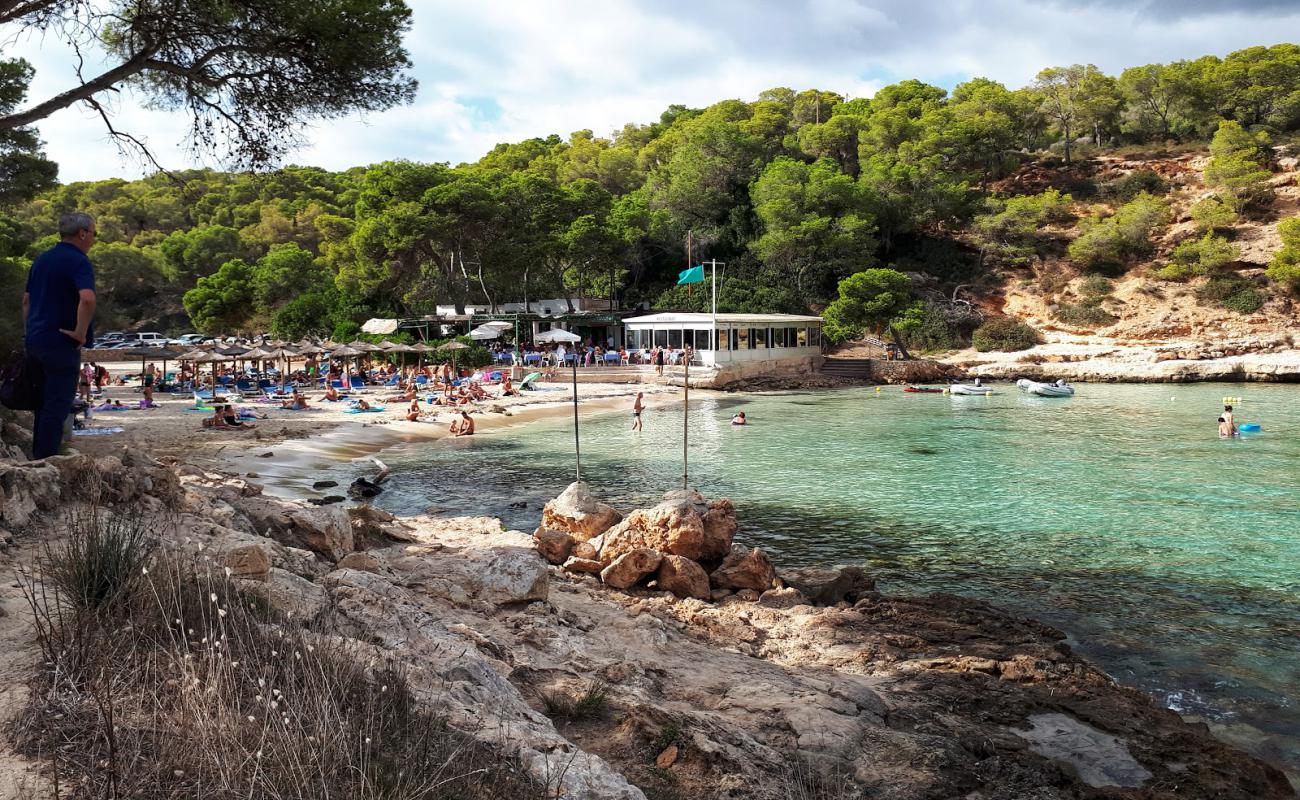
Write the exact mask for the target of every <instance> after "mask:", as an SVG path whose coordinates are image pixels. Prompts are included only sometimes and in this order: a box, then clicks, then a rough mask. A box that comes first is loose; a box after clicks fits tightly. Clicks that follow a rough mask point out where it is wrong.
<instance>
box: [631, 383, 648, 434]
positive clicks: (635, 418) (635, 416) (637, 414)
mask: <svg viewBox="0 0 1300 800" xmlns="http://www.w3.org/2000/svg"><path fill="white" fill-rule="evenodd" d="M644 395H645V393H644V392H637V393H636V400H635V401H633V403H632V430H634V431H639V430H641V412H642V411H645V403H642V402H641V398H642V397H643V396H644Z"/></svg>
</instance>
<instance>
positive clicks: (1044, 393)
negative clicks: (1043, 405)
mask: <svg viewBox="0 0 1300 800" xmlns="http://www.w3.org/2000/svg"><path fill="white" fill-rule="evenodd" d="M1016 385H1017V386H1019V387H1020V390H1021V391H1022V392H1025V393H1027V394H1033V395H1037V396H1039V397H1074V387H1073V386H1071V385H1070V384H1068V383H1062V384H1061V385H1059V386H1058V385H1057V384H1055V383H1040V382H1038V381H1031V380H1029V379H1028V378H1021V379H1020V380H1018V381H1016Z"/></svg>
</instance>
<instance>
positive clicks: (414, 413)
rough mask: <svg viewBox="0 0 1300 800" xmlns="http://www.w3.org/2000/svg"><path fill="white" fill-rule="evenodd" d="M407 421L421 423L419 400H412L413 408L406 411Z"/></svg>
mask: <svg viewBox="0 0 1300 800" xmlns="http://www.w3.org/2000/svg"><path fill="white" fill-rule="evenodd" d="M406 421H407V422H419V421H420V401H419V400H411V407H410V408H408V409H406Z"/></svg>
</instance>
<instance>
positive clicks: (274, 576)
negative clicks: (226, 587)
mask: <svg viewBox="0 0 1300 800" xmlns="http://www.w3.org/2000/svg"><path fill="white" fill-rule="evenodd" d="M237 583H238V585H239V586H240V587H241V588H242V589H243V590H244V591H245V592H248V593H249V594H251V595H253V596H254V597H260V598H261V599H262V600H264V601H266V603H267V605H269V606H271V608H273V609H275V610H276V611H278V612H280V613H281V614H284V615H285V616H287V617H292V618H293V619H295V620H303V619H307V620H311V619H315V618H316V616H317V615H319V614H320V612H321V611H323V610H324V609H325V604H326V595H325V590H324V589H323V588H321V587H320V586H318V585H316V584H314V583H312V582H311V581H309V580H307V579H306V578H300V577H298V576H297V575H294V574H293V573H292V572H286V571H285V570H282V569H278V568H276V567H272V568H271V569H270V571H269V573H268V574H267V577H266V580H264V581H252V580H241V581H237Z"/></svg>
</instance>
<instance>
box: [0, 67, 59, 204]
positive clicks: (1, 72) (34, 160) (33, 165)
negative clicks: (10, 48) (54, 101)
mask: <svg viewBox="0 0 1300 800" xmlns="http://www.w3.org/2000/svg"><path fill="white" fill-rule="evenodd" d="M31 79H32V66H31V64H28V63H27V62H26V61H24V60H22V59H17V60H15V61H0V118H3V117H4V116H6V115H9V114H12V113H13V112H14V109H16V108H17V107H18V106H19V104H21V103H22V102H23V100H25V99H26V98H27V86H28V84H29V83H31ZM58 175H59V168H58V166H57V165H56V164H55V163H54V162H52V161H50V160H48V159H47V158H45V154H44V153H43V152H42V151H41V142H40V139H38V138H37V136H36V131H34V130H32V129H31V128H30V127H28V126H25V125H23V126H16V127H11V128H4V127H0V203H4V204H8V203H13V202H15V201H18V200H28V199H30V198H32V197H34V196H35V195H36V194H38V193H39V192H41V191H43V190H45V189H48V188H50V187H51V186H53V185H54V183H55V180H56V179H57V178H58Z"/></svg>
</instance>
